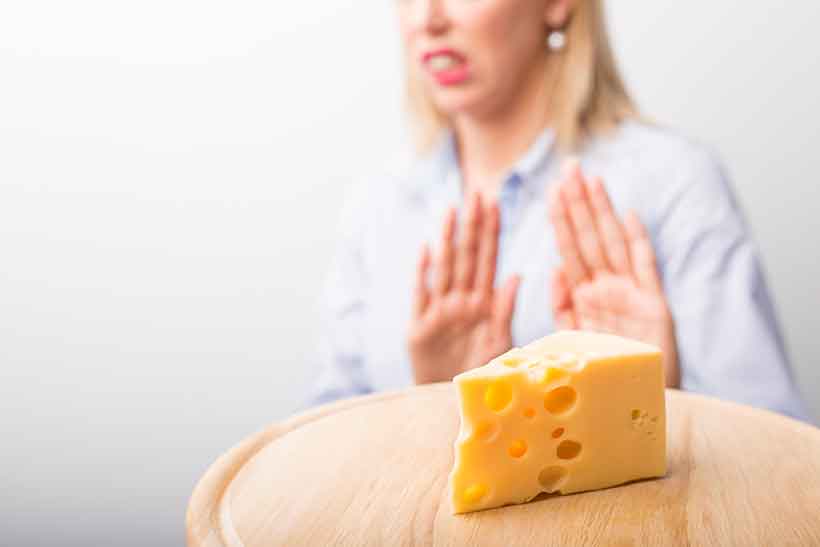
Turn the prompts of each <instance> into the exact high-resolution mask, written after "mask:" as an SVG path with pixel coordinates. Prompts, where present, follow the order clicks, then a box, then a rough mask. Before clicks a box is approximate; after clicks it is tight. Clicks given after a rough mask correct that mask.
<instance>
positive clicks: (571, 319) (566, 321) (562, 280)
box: [550, 266, 578, 329]
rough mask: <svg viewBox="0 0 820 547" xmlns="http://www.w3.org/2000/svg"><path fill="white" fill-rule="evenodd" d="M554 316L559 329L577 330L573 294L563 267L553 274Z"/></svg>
mask: <svg viewBox="0 0 820 547" xmlns="http://www.w3.org/2000/svg"><path fill="white" fill-rule="evenodd" d="M550 292H551V294H552V316H553V319H554V322H555V326H556V328H558V329H576V328H578V324H577V322H576V320H575V307H574V306H573V303H572V292H571V291H570V288H569V281H568V280H567V274H566V272H565V271H564V268H563V266H561V267H559V268H558V269H556V270H555V271H554V272H553V274H552V287H551V291H550Z"/></svg>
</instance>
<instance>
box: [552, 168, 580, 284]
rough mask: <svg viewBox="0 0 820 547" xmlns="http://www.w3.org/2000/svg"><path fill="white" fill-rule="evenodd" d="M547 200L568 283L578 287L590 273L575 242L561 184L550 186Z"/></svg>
mask: <svg viewBox="0 0 820 547" xmlns="http://www.w3.org/2000/svg"><path fill="white" fill-rule="evenodd" d="M547 200H548V202H549V216H550V221H551V222H552V227H553V229H554V230H555V241H556V244H557V245H558V253H559V254H560V255H561V259H562V260H563V262H564V271H565V273H566V278H567V281H569V284H570V287H577V286H578V285H579V284H581V283H582V282H583V281H584V280H586V279H588V278H589V272H588V271H587V267H586V264H584V260H583V258H582V257H581V252H580V250H579V249H578V245H577V243H576V242H575V234H574V233H573V230H572V225H571V223H570V219H569V213H568V212H567V207H566V204H565V203H564V198H563V197H562V196H561V184H560V183H558V182H555V183H553V184H551V185H550V190H549V196H548V198H547Z"/></svg>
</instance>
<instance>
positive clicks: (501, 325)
mask: <svg viewBox="0 0 820 547" xmlns="http://www.w3.org/2000/svg"><path fill="white" fill-rule="evenodd" d="M520 285H521V276H520V275H518V274H516V275H512V276H510V277H509V279H507V281H506V282H505V283H504V286H503V287H501V290H499V291H498V293H496V296H495V302H493V318H494V321H493V323H494V327H495V332H496V333H497V334H499V335H500V336H503V337H506V338H512V316H513V312H514V311H515V301H516V299H517V297H518V287H519V286H520Z"/></svg>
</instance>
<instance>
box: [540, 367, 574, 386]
mask: <svg viewBox="0 0 820 547" xmlns="http://www.w3.org/2000/svg"><path fill="white" fill-rule="evenodd" d="M567 374H568V373H567V371H566V370H564V369H562V368H558V367H549V368H547V371H546V372H544V376H543V377H541V382H542V383H544V384H547V383H549V382H553V381H555V380H560V379H561V378H563V377H564V376H566V375H567Z"/></svg>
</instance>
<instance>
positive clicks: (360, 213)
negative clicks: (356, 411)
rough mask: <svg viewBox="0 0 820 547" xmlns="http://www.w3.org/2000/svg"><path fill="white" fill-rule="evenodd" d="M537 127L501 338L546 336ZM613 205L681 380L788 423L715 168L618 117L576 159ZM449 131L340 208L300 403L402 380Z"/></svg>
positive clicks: (761, 299) (517, 186) (742, 231)
mask: <svg viewBox="0 0 820 547" xmlns="http://www.w3.org/2000/svg"><path fill="white" fill-rule="evenodd" d="M553 141H554V134H553V132H552V131H551V130H547V131H545V132H544V133H543V134H542V136H541V137H539V138H538V140H537V141H536V142H535V143H533V145H532V147H531V148H530V150H529V151H528V152H527V153H526V154H525V155H524V157H523V158H521V160H520V161H519V162H518V163H517V164H516V165H515V166H514V167H513V168H512V169H511V170H510V172H509V174H508V175H507V176H506V177H505V179H504V181H503V185H502V189H501V193H500V200H499V205H500V209H501V235H500V238H501V240H500V246H499V256H498V268H497V276H496V283H502V282H503V281H504V280H505V279H506V278H507V277H508V276H510V275H512V274H514V273H518V274H521V276H522V282H521V286H520V289H519V293H518V299H517V302H516V308H515V313H514V317H513V325H512V332H513V344H514V345H516V346H521V345H524V344H527V343H529V342H531V341H533V340H535V339H537V338H540V337H542V336H545V335H547V334H549V333H551V332H553V331H554V330H555V327H554V325H553V317H552V313H551V307H550V290H549V288H550V282H549V281H550V275H551V272H552V271H553V270H554V269H555V268H556V267H557V266H558V265H559V264H560V257H559V254H558V250H557V246H556V242H555V238H554V233H553V229H552V226H551V225H550V223H549V219H548V215H547V205H546V189H547V187H548V185H549V184H550V182H551V181H554V180H556V179H557V178H558V175H559V173H560V167H561V163H562V159H563V158H561V157H560V155H559V153H558V152H557V150H556V149H555V147H554V146H553V144H554V142H553ZM578 157H579V160H580V162H581V166H582V168H583V170H584V172H585V173H587V174H588V175H598V176H601V177H602V178H603V180H604V184H605V186H606V188H607V190H608V192H609V194H610V197H611V199H612V202H613V205H614V206H615V208H616V210H617V211H618V212H619V213H620V214H623V213H625V212H626V211H628V210H630V209H633V210H635V211H637V212H638V214H639V216H640V218H641V219H642V220H643V222H644V223H645V224H646V226H647V229H648V230H649V233H650V234H651V237H652V241H653V245H654V248H655V251H656V254H657V261H658V267H659V270H660V274H661V276H662V279H663V285H664V290H665V294H666V296H667V299H668V302H669V306H670V308H671V310H672V314H673V316H674V319H675V327H676V333H677V342H678V351H679V359H680V367H681V387H682V388H683V389H685V390H691V391H695V392H699V393H703V394H706V395H712V396H715V397H720V398H723V399H729V400H733V401H737V402H740V403H745V404H749V405H754V406H759V407H764V408H768V409H771V410H774V411H777V412H781V413H784V414H787V415H790V416H793V417H797V418H800V419H804V420H806V419H807V413H806V409H805V407H804V405H803V403H802V401H801V399H800V396H799V393H798V390H797V389H796V387H795V384H794V380H793V377H792V373H791V371H790V368H789V365H788V360H787V356H786V351H785V348H784V344H783V340H782V337H781V334H780V331H779V328H778V324H777V319H776V316H775V310H774V307H773V306H772V302H771V299H770V297H769V292H768V289H767V287H766V282H765V279H764V276H763V272H762V269H761V265H760V261H759V258H758V252H757V249H756V247H755V244H754V241H753V240H752V238H751V236H750V234H749V230H748V227H747V226H746V223H745V221H744V219H743V216H742V214H741V211H740V210H739V207H738V204H737V202H736V200H735V198H734V196H733V194H732V190H731V188H730V185H729V182H728V180H727V177H726V174H725V173H724V171H723V169H722V167H721V165H720V163H719V162H718V160H717V159H716V158H715V156H714V155H713V154H712V153H711V152H710V151H709V150H707V149H706V148H704V147H703V146H700V145H698V144H695V143H693V142H691V141H689V140H686V139H684V138H682V137H680V136H677V135H675V134H673V133H671V132H668V131H666V130H663V129H660V128H657V127H652V126H648V125H641V124H638V123H633V122H629V123H625V124H623V125H622V126H621V127H620V128H619V129H618V130H617V131H615V132H614V133H613V134H611V135H608V136H602V137H597V138H594V139H592V140H590V141H589V142H588V143H587V145H586V146H585V147H584V148H583V150H582V151H581V152H580V153H579V154H578ZM461 188H462V185H461V178H460V174H459V167H458V162H457V158H456V153H455V147H454V144H453V139H452V136H450V137H448V138H446V139H445V140H444V142H443V143H442V144H441V145H440V146H439V147H438V149H437V150H436V151H435V152H434V153H433V154H431V155H430V156H428V157H425V158H423V159H421V160H419V161H418V163H417V165H415V166H414V168H413V169H411V170H410V172H408V173H406V174H405V175H404V176H398V177H392V178H391V177H388V178H384V179H381V180H377V181H375V182H374V183H371V184H368V185H365V186H362V187H360V188H358V190H357V191H356V192H354V193H353V195H352V196H351V198H350V200H349V201H348V203H347V204H346V206H345V208H344V212H343V215H342V222H341V226H340V233H339V236H340V241H339V247H338V250H337V253H336V256H335V258H334V261H333V264H332V268H331V271H330V275H329V277H328V283H327V290H326V292H325V293H324V299H323V305H324V307H325V311H326V315H325V321H326V324H325V329H324V335H323V336H322V346H323V348H322V352H321V360H322V363H321V364H322V372H321V375H320V377H319V378H318V381H317V384H316V386H315V393H314V396H313V398H312V401H313V402H326V401H330V400H333V399H337V398H342V397H348V396H352V395H358V394H364V393H369V392H372V391H381V390H387V389H394V388H400V387H404V386H409V385H412V383H413V380H412V370H411V364H410V359H409V355H408V351H407V343H406V336H407V330H408V324H409V323H408V322H409V318H410V314H411V303H412V301H411V299H412V294H413V290H412V288H413V281H414V272H415V265H416V262H417V260H418V256H419V251H420V249H421V246H422V243H423V242H430V243H432V242H435V241H438V234H439V232H440V230H441V224H442V219H443V217H444V214H445V211H446V210H447V208H448V206H451V205H456V206H458V205H461V204H462V201H463V196H462V190H461Z"/></svg>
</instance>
